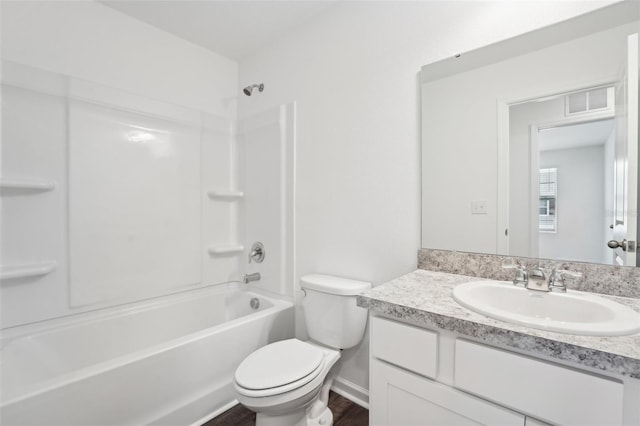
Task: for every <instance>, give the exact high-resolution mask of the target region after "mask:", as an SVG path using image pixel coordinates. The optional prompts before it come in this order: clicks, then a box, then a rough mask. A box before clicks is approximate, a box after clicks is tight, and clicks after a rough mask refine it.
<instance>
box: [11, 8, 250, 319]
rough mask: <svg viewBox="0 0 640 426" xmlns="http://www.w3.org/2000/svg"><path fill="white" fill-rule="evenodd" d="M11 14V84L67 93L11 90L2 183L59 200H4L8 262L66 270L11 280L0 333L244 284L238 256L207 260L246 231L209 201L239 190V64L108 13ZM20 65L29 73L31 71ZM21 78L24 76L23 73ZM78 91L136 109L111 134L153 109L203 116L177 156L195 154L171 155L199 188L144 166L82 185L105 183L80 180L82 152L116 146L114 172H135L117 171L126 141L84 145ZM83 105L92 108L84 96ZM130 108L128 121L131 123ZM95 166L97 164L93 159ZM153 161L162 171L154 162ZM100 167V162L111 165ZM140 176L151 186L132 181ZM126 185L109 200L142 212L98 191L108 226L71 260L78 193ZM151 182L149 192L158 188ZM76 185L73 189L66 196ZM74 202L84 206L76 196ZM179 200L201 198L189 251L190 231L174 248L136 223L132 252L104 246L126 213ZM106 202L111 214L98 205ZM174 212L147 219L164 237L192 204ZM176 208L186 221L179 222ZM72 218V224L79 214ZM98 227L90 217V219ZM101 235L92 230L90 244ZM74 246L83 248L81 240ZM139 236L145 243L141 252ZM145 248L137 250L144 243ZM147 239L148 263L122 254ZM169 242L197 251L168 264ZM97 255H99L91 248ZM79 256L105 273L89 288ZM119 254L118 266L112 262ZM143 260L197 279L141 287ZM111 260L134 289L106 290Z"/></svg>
mask: <svg viewBox="0 0 640 426" xmlns="http://www.w3.org/2000/svg"><path fill="white" fill-rule="evenodd" d="M1 7H2V44H1V55H2V60H3V82H6V81H8V80H10V81H11V84H16V83H15V82H16V81H18V80H22V81H24V82H28V81H49V82H59V83H60V84H57V86H56V87H62V88H64V90H62V91H61V93H60V96H49V95H42V94H39V93H36V92H30V91H25V90H23V89H19V88H15V87H9V86H4V85H3V89H2V90H3V96H4V98H3V120H4V121H3V128H2V139H3V140H2V143H3V146H2V175H3V178H11V177H32V178H47V179H52V180H54V181H55V182H56V184H57V185H56V188H55V189H54V190H53V191H51V192H48V193H44V194H36V195H28V196H23V195H18V196H7V197H5V196H4V195H6V194H3V200H2V201H3V203H2V210H3V215H2V221H3V223H2V230H3V239H2V263H3V265H5V266H6V265H16V264H24V263H31V262H37V261H43V260H47V261H49V260H53V261H56V262H57V268H56V270H55V271H54V272H52V273H51V274H48V275H46V276H44V277H37V278H23V279H19V280H7V281H4V280H3V283H2V289H1V291H2V297H1V301H2V309H1V311H2V320H1V322H2V327H9V326H14V325H18V324H23V323H29V322H33V321H40V320H44V319H49V318H54V317H58V316H63V315H68V314H71V313H76V312H81V311H85V310H90V309H96V308H99V307H103V306H109V305H113V304H118V303H124V302H130V301H132V300H139V299H141V298H147V297H153V296H158V295H162V294H166V293H170V292H175V291H180V290H184V289H187V288H193V287H196V286H202V285H208V284H215V283H220V282H226V281H229V280H231V279H236V280H237V279H238V278H239V277H238V263H237V259H233V258H213V257H211V256H208V254H207V253H206V247H207V245H209V244H214V243H217V244H229V243H235V242H236V241H235V240H236V236H235V235H234V234H233V232H234V231H235V228H234V221H236V220H237V219H234V217H235V216H234V214H235V213H234V212H235V210H234V207H233V206H232V205H230V204H229V203H227V202H218V201H215V200H210V199H208V197H207V196H206V191H205V190H209V189H217V190H227V189H230V186H232V185H233V181H234V176H233V174H234V173H235V169H234V167H233V155H234V152H233V149H232V148H233V147H232V145H233V139H232V129H233V125H232V124H233V122H234V121H235V117H236V103H235V100H236V96H237V93H236V88H237V86H238V81H237V71H238V66H237V64H236V63H235V62H233V61H231V60H228V59H226V58H223V57H221V56H219V55H216V54H214V53H211V52H209V51H207V50H205V49H203V48H200V47H197V46H194V45H193V44H191V43H188V42H186V41H184V40H181V39H179V38H177V37H174V36H172V35H169V34H168V33H165V32H163V31H160V30H158V29H156V28H153V27H151V26H149V25H146V24H143V23H141V22H139V21H136V20H134V19H131V18H129V17H127V16H125V15H122V14H121V13H119V12H116V11H114V10H113V9H110V8H108V7H105V6H103V5H101V4H99V3H94V2H2V4H1ZM12 64H13V65H12ZM15 64H22V65H27V66H28V68H25V67H23V68H21V66H16V65H15ZM30 67H33V68H30ZM22 69H24V70H27V71H24V72H23V71H21V70H22ZM16 70H18V71H16ZM42 70H46V71H42ZM31 77H33V78H31ZM87 82H90V83H87ZM19 85H20V84H19ZM79 87H84V88H85V89H87V93H89V95H87V96H89V98H92V99H97V98H100V97H101V96H103V95H104V96H107V97H108V98H110V99H111V100H113V99H119V100H127V101H126V102H124V103H122V102H120V103H118V102H116V103H115V104H117V105H119V107H120V109H117V108H116V109H113V111H112V112H114V113H115V111H116V110H118V111H120V112H119V114H121V115H120V117H121V118H120V119H118V120H113V121H112V122H111V124H114V123H119V124H118V125H120V124H121V125H130V124H133V125H135V124H138V125H142V124H141V123H142V121H144V120H142V119H141V120H139V122H136V116H135V114H133V113H131V112H133V111H139V112H143V113H145V114H147V113H151V112H150V110H149V109H148V108H147V106H149V105H154V106H155V107H160V108H161V109H162V110H164V111H165V112H166V111H169V110H175V111H186V113H187V115H188V116H191V115H192V116H194V117H195V119H194V121H189V122H190V123H197V124H195V126H194V127H193V128H192V129H191V130H190V131H192V130H193V132H194V133H195V135H194V136H193V137H192V138H191V140H192V141H193V142H192V143H191V145H192V149H191V154H190V155H189V156H188V158H187V157H185V156H181V154H183V153H184V152H182V151H183V149H182V148H184V147H186V145H180V143H181V142H182V141H184V140H183V139H181V138H182V136H178V135H177V134H173V139H172V140H173V142H171V143H174V142H175V143H176V144H178V145H180V147H179V148H178V146H175V148H178V149H177V151H176V150H174V151H176V152H177V153H176V152H174V154H175V155H174V157H173V160H172V161H175V162H176V163H177V164H181V167H182V169H180V170H182V171H180V172H179V173H181V176H182V172H183V171H187V173H186V175H185V176H190V177H191V178H190V182H191V183H189V184H188V185H186V186H185V185H182V186H180V184H179V183H178V182H179V179H175V180H174V179H171V181H170V182H167V181H166V179H165V180H164V181H161V179H157V176H156V178H154V179H147V180H145V179H144V177H147V178H148V177H149V176H150V175H151V174H153V173H151V174H150V173H148V170H147V172H145V171H144V170H143V168H142V167H138V168H136V167H129V168H128V169H126V170H125V169H122V170H118V168H117V167H115V168H113V167H111V168H107V169H113V170H112V172H113V178H112V179H109V178H107V179H105V180H100V181H98V182H93V184H91V185H90V184H89V179H85V178H86V177H87V176H88V175H90V174H91V173H86V172H91V171H96V172H97V171H98V169H99V168H98V167H94V166H95V165H94V166H92V167H91V170H89V171H87V170H85V172H80V173H75V172H78V171H79V170H80V171H81V170H82V169H81V167H78V166H82V165H87V164H89V161H87V162H84V161H83V160H82V158H83V157H82V155H85V154H87V153H86V152H85V153H84V154H83V153H82V152H81V151H82V149H84V148H89V147H93V148H96V147H106V146H110V147H112V148H113V149H114V150H115V151H117V152H114V154H115V157H113V158H115V163H116V164H118V165H119V166H121V167H124V164H126V162H125V161H120V160H119V159H118V158H119V156H120V159H122V160H124V159H125V158H129V156H128V154H127V153H126V152H125V150H123V149H119V148H117V146H118V145H117V144H118V141H117V140H111V141H110V142H112V143H110V144H109V143H104V142H105V141H100V140H98V139H97V138H98V137H99V136H100V135H99V134H97V133H96V134H95V135H94V134H93V132H92V129H86V130H87V131H85V132H84V133H83V134H82V135H80V134H79V133H77V130H78V127H77V126H78V125H80V126H82V125H83V123H85V122H86V120H76V118H77V113H78V111H84V109H86V108H85V106H81V107H80V109H78V105H80V104H79V103H78V102H75V101H72V102H71V103H70V104H67V98H66V96H75V90H76V89H78V88H79ZM83 97H84V98H86V96H84V95H83ZM156 100H159V101H160V102H158V101H156ZM68 105H70V106H68ZM82 105H85V104H82ZM87 105H88V104H87ZM123 106H124V109H122V107H123ZM155 107H154V108H155ZM185 107H186V108H185ZM167 108H168V109H167ZM122 111H128V112H126V113H124V114H125V115H122ZM202 112H206V113H208V114H203V113H202ZM130 113H131V114H130ZM74 114H75V115H74ZM127 114H129V115H127ZM180 114H181V113H178V116H180ZM170 115H171V114H170ZM101 117H102V116H101ZM104 117H106V115H104ZM104 117H103V118H104ZM122 117H126V118H122ZM154 117H155V115H154ZM146 119H149V117H147V118H146ZM111 124H110V126H111V127H110V128H109V129H110V130H114V129H115V127H113V126H112V125H111ZM165 124H168V122H167V123H165ZM162 125H164V124H162ZM158 128H161V127H158ZM103 133H104V132H103ZM115 133H118V132H115ZM118 134H119V133H118ZM94 136H95V138H96V139H95V140H93V142H94V144H93V145H92V144H91V143H89V142H90V141H89V140H88V139H87V138H92V137H94ZM120 142H122V141H120ZM78 143H79V144H80V145H78ZM129 145H131V144H129ZM120 146H123V145H120ZM78 148H82V149H80V150H79V149H78ZM93 148H92V149H93ZM134 149H135V148H134ZM139 150H140V151H142V150H141V149H139ZM96 152H100V149H98V150H95V149H93V151H92V152H90V153H89V154H92V155H94V154H95V153H96ZM79 153H80V156H78V154H79ZM103 154H104V152H103ZM136 155H138V154H136ZM105 158H106V157H105ZM92 160H96V158H95V157H92ZM129 160H131V158H129ZM138 160H139V158H138ZM138 160H135V161H138ZM147 160H148V161H151V162H153V161H157V160H156V159H155V158H154V157H153V156H152V157H151V158H147ZM97 161H98V162H100V161H101V159H98V160H97ZM165 163H166V162H165ZM105 164H106V163H105ZM147 164H149V163H147ZM153 164H155V163H153ZM140 165H141V166H142V164H140ZM171 167H173V166H171ZM152 169H153V170H154V173H158V171H159V170H160V168H159V167H155V165H154V166H152ZM70 170H71V171H70ZM175 170H176V171H177V170H178V168H176V169H175ZM103 171H105V170H103ZM108 171H109V170H106V171H105V173H106V172H108ZM127 173H129V174H131V176H129V178H126V176H127ZM172 173H173V172H172ZM172 173H168V174H164V176H165V177H166V176H169V175H172ZM172 176H174V177H175V175H172ZM138 177H140V178H142V179H139V180H136V178H138ZM182 177H184V176H182ZM116 182H121V184H122V187H121V188H126V189H128V190H129V192H128V193H126V194H123V193H122V191H118V190H116V191H115V192H111V193H112V194H114V193H117V194H121V195H123V196H126V197H132V198H131V200H132V201H133V202H128V203H124V205H122V206H119V205H117V204H114V203H112V202H107V201H106V199H105V198H104V197H102V196H101V195H102V194H108V192H104V191H103V192H102V193H100V194H98V197H97V198H95V199H94V200H96V201H97V203H96V204H95V205H94V207H96V208H97V210H98V211H102V212H104V213H107V214H106V215H104V216H102V217H103V219H105V218H106V219H107V221H106V222H104V221H101V222H100V223H103V224H104V225H105V226H98V227H95V226H93V225H90V226H89V227H88V228H87V230H88V231H89V233H86V234H85V235H84V236H85V237H88V238H87V239H86V241H85V243H83V244H82V245H81V246H79V248H78V246H76V248H75V249H74V245H73V244H72V243H73V241H74V240H73V238H70V234H73V231H74V230H75V231H78V229H80V228H81V227H80V228H79V227H78V225H79V223H80V222H78V221H77V219H78V215H77V213H79V211H78V210H77V209H76V210H74V205H76V204H77V202H78V201H83V202H85V201H87V199H88V197H83V196H77V195H78V189H80V188H83V189H86V190H88V191H89V192H90V193H94V194H95V192H91V191H95V188H96V187H98V186H100V185H104V187H105V188H106V187H111V188H112V189H113V185H112V184H115V183H116ZM134 183H137V184H138V185H134ZM145 184H146V185H147V189H145V190H142V189H141V188H142V186H141V185H145ZM149 185H150V186H151V189H152V191H151V192H152V193H150V191H148V190H149V189H150V188H149ZM70 187H71V189H72V191H69V188H70ZM170 188H172V189H170ZM74 191H75V195H76V196H77V197H75V198H73V194H74ZM136 191H138V192H136ZM171 191H177V193H178V194H182V195H186V194H187V193H189V194H191V195H190V200H191V202H190V204H189V206H190V208H189V212H190V216H189V218H190V219H191V220H189V221H188V222H189V223H190V225H189V226H190V227H191V228H192V230H191V231H190V234H191V238H190V239H189V241H190V242H189V243H188V244H189V250H179V249H177V247H178V244H179V243H178V240H180V239H182V237H183V236H185V235H183V234H184V233H182V232H181V231H179V229H180V226H177V227H174V228H173V229H174V231H176V232H178V235H180V237H179V238H177V239H176V238H172V237H171V236H170V234H171V232H168V233H167V232H164V233H162V232H158V231H157V229H156V231H149V229H146V230H145V227H143V226H137V225H136V226H134V227H133V229H132V232H131V233H130V235H129V240H128V241H129V242H130V244H129V245H127V246H126V247H123V246H121V245H120V246H118V245H116V246H115V247H114V246H112V245H107V244H102V243H101V242H103V241H105V239H104V238H103V237H107V239H108V238H111V237H113V236H116V235H122V234H121V233H119V232H115V231H114V232H110V230H111V231H113V228H109V227H108V226H111V225H124V226H126V224H127V223H132V220H133V218H132V215H127V214H126V212H127V211H129V210H127V208H129V209H130V208H131V206H133V205H138V206H139V207H141V206H143V205H146V207H145V208H146V209H149V210H148V211H147V213H149V212H152V211H153V209H154V208H161V206H160V204H161V203H157V202H154V200H159V199H162V197H163V196H164V197H166V199H165V200H166V202H169V203H170V204H172V203H171V202H170V201H169V199H174V200H175V199H176V197H172V196H171V195H170V193H171ZM180 191H182V192H180ZM141 194H142V195H141ZM154 194H155V195H154ZM174 194H175V193H174ZM145 197H146V198H145ZM154 197H158V198H155V199H154ZM111 201H113V199H112V200H111ZM100 202H103V203H105V204H104V205H100ZM74 203H75V204H74ZM136 203H137V204H136ZM122 207H124V208H122ZM166 207H167V206H165V208H162V213H160V212H158V213H160V214H159V215H154V214H153V213H149V214H151V215H153V216H154V217H155V220H161V221H162V224H160V229H162V226H171V225H169V223H171V220H172V219H169V220H167V221H164V219H161V218H162V217H163V215H164V218H165V219H167V218H168V216H171V217H173V219H176V218H177V217H178V216H180V215H182V214H183V213H185V212H187V207H186V204H184V203H181V204H180V205H176V204H175V202H174V203H173V204H172V207H171V208H166ZM176 207H177V209H176ZM172 209H173V210H172ZM70 210H71V211H70ZM82 211H85V212H86V211H87V210H86V209H83V210H82ZM171 211H173V212H174V213H176V214H175V215H174V214H173V213H170V212H171ZM73 213H76V215H75V216H73V215H72V214H73ZM138 213H142V211H139V212H138ZM118 214H120V215H122V214H124V216H125V217H123V218H122V221H121V222H118V223H115V224H114V223H113V220H111V218H114V217H119V216H117V215H118ZM167 215H168V216H167ZM69 217H71V219H69ZM74 217H75V219H74ZM96 217H97V216H96V215H92V218H94V219H95V218H96ZM140 217H142V223H146V224H149V223H151V222H153V221H146V220H144V218H145V217H146V216H145V214H144V213H143V214H142V215H141V216H140ZM181 217H184V216H181ZM201 218H202V220H200V219H201ZM85 219H86V218H85ZM88 223H91V222H88ZM139 224H140V223H138V225H139ZM183 225H184V224H183ZM94 229H95V231H96V232H95V234H94V235H91V232H92V231H93V230H94ZM101 232H102V233H101ZM144 232H150V233H151V234H152V235H151V237H149V236H145V235H144ZM75 235H76V237H77V236H78V235H79V234H78V233H76V234H75ZM174 235H175V234H174ZM140 237H142V239H143V240H144V241H140ZM136 238H138V241H137V242H135V243H134V241H135V240H136ZM154 238H155V239H156V240H155V241H156V243H158V242H159V243H160V244H155V243H153V244H152V247H153V248H155V249H156V251H155V252H154V250H153V249H152V250H149V249H148V248H149V247H148V245H149V244H150V242H151V241H154ZM141 242H142V243H146V244H147V249H145V251H144V253H140V254H142V256H141V257H140V256H131V255H126V253H130V252H128V251H127V250H128V249H129V250H130V249H131V248H132V247H134V246H136V245H139V244H140V243H141ZM172 243H173V244H174V245H175V248H176V249H177V250H178V252H179V253H183V254H186V253H187V252H189V253H191V254H190V255H189V257H190V258H191V259H190V260H189V261H188V262H182V261H181V260H180V258H179V257H180V256H177V257H176V256H169V258H166V256H165V258H164V260H163V254H162V253H164V251H163V249H165V248H167V247H168V246H171V245H172ZM95 244H97V245H98V247H93V246H92V245H95ZM201 245H202V246H201ZM101 250H102V251H101ZM165 254H166V253H165ZM82 255H87V256H89V257H88V259H91V260H93V261H95V263H93V264H92V265H93V266H91V270H89V271H86V272H87V273H85V274H83V275H82V276H81V277H80V278H78V275H77V274H76V275H75V278H74V274H73V271H74V270H75V271H76V272H77V271H78V266H83V267H84V266H86V267H88V266H89V265H90V264H91V263H90V262H83V261H81V260H79V259H80V258H82ZM118 256H120V260H119V261H116V260H115V259H116V258H118ZM70 257H71V259H70ZM123 257H124V258H125V259H124V260H123V259H122V258H123ZM143 258H144V259H146V260H145V261H146V264H147V267H145V268H144V269H145V271H142V273H143V275H144V274H147V278H149V277H148V273H150V272H153V267H154V266H156V265H158V264H164V265H168V264H173V265H174V266H176V267H177V268H182V267H183V266H185V265H186V264H189V265H190V266H189V268H190V271H191V272H190V273H189V274H188V275H189V277H188V278H186V275H183V278H184V280H183V281H180V280H178V279H172V278H168V277H169V276H170V274H167V273H166V272H167V270H166V268H164V275H165V277H164V278H168V282H165V283H164V284H163V283H160V282H159V281H158V280H157V279H145V278H144V277H142V276H141V275H139V274H137V273H133V272H131V273H128V272H127V271H132V269H131V268H130V267H132V266H133V267H134V269H135V268H137V267H138V266H140V265H142V264H144V262H141V261H140V262H137V261H135V260H134V261H131V260H132V259H137V260H142V259H143ZM85 259H87V258H85ZM74 261H75V262H76V263H75V268H73V266H74V263H73V262H74ZM171 262H173V263H171ZM114 263H116V264H117V266H116V267H111V268H110V269H109V273H115V274H119V276H120V277H123V276H126V278H128V279H130V281H127V280H120V279H118V280H117V284H118V285H119V287H118V286H115V285H113V286H112V285H109V283H102V284H100V279H99V278H105V276H106V275H108V274H99V270H100V268H103V267H107V268H109V267H110V266H109V265H111V266H113V264H114ZM136 265H137V266H136ZM149 265H152V266H151V267H149ZM161 270H163V268H162V267H158V268H157V271H156V272H157V273H160V274H162V271H161ZM92 274H94V275H92ZM98 274H99V275H100V277H98ZM91 276H96V279H95V282H87V281H88V280H91V278H87V277H91ZM156 278H157V277H156ZM145 280H146V284H145ZM160 281H161V280H160ZM111 282H113V280H111ZM127 282H128V284H126V283H127ZM125 284H126V285H125ZM87 289H90V291H85V293H84V296H82V297H80V298H79V295H81V294H82V291H84V290H87ZM116 290H117V291H116ZM109 293H110V294H109Z"/></svg>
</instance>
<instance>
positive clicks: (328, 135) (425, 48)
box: [238, 1, 610, 388]
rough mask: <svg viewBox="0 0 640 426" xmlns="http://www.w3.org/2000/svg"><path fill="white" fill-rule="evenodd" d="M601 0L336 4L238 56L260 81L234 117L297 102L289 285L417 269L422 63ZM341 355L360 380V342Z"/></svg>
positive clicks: (385, 276)
mask: <svg viewBox="0 0 640 426" xmlns="http://www.w3.org/2000/svg"><path fill="white" fill-rule="evenodd" d="M606 3H610V2H543V3H540V2H444V1H443V2H435V1H434V2H399V1H393V2H344V3H338V4H336V5H335V6H334V7H332V8H331V9H329V10H328V11H327V12H326V13H324V14H323V15H321V16H319V17H318V18H317V19H315V20H314V21H312V22H309V23H306V24H305V26H304V28H300V29H298V30H297V31H295V32H294V33H292V34H289V36H288V37H285V38H283V39H281V40H279V41H278V42H276V43H274V44H273V45H271V46H270V47H268V48H266V49H263V50H262V51H261V52H259V53H258V54H256V55H253V56H252V57H250V58H248V59H247V60H245V61H243V62H241V64H240V86H241V87H244V86H245V85H248V84H252V83H256V82H262V83H264V84H265V91H264V92H263V93H261V94H256V95H255V96H251V97H250V98H247V97H240V101H239V109H238V111H239V115H240V116H241V117H244V116H248V115H251V114H254V113H256V112H259V111H262V110H266V109H268V108H270V107H272V106H275V105H278V104H281V103H284V102H288V101H291V100H295V101H296V103H297V117H298V118H297V123H296V127H297V157H296V170H297V171H296V178H297V190H296V198H297V202H296V220H297V227H296V234H297V237H296V246H297V250H296V256H297V261H296V265H295V267H296V269H297V274H296V282H295V285H296V286H297V283H298V278H299V277H300V276H301V275H304V274H308V273H314V272H317V273H328V274H335V275H342V276H346V277H350V278H355V279H361V280H368V281H371V282H373V283H374V284H376V285H377V284H381V283H383V282H386V281H388V280H390V279H392V278H394V277H397V276H399V275H402V274H404V273H406V272H409V271H411V270H413V269H415V268H416V263H417V262H416V257H417V250H418V248H419V247H420V192H421V191H420V189H421V188H420V119H419V116H420V115H419V111H420V96H419V93H420V86H419V78H418V77H419V72H420V68H421V67H422V65H424V64H426V63H430V62H433V61H436V60H439V59H442V58H445V57H450V56H452V55H453V54H454V53H457V52H461V51H467V50H471V49H474V48H477V47H480V46H482V45H486V44H488V43H492V42H495V41H498V40H501V39H504V38H508V37H510V36H514V35H516V34H520V33H523V32H526V31H529V30H532V29H534V28H538V27H541V26H544V25H547V24H550V23H553V22H557V21H560V20H563V19H567V18H569V17H572V16H574V15H577V14H580V13H584V12H587V11H589V10H592V9H595V8H598V7H601V6H602V5H603V4H606ZM451 124H452V125H454V123H451ZM455 125H456V126H457V127H462V126H460V124H459V123H458V124H455ZM442 142H443V143H446V142H447V138H443V139H442ZM492 153H495V149H491V148H489V149H487V155H491V154H492ZM491 167H493V168H495V163H490V164H489V169H491ZM460 172H461V171H460V170H458V169H456V170H452V169H448V170H447V175H449V176H453V175H455V174H457V173H460ZM492 177H494V172H493V171H489V172H487V175H486V176H484V175H483V176H481V177H480V178H479V181H480V186H482V187H487V186H491V187H493V186H494V185H495V184H494V183H493V182H494V181H495V180H492ZM441 178H442V176H440V177H439V179H441ZM298 314H299V312H298ZM297 321H298V324H297V330H298V335H299V336H301V337H304V335H305V332H304V324H303V322H302V321H301V316H300V315H297ZM342 358H343V359H342V366H341V367H339V369H340V370H339V374H340V376H341V378H342V379H345V380H348V381H350V382H352V383H354V384H356V385H357V386H360V387H362V388H368V343H367V342H366V341H365V342H364V343H363V344H362V345H360V346H359V347H357V348H354V349H352V350H349V351H346V352H345V353H344V354H343V357H342Z"/></svg>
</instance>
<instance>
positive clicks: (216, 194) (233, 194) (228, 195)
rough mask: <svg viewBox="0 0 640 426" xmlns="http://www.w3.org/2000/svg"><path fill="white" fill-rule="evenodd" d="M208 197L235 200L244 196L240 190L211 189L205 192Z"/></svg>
mask: <svg viewBox="0 0 640 426" xmlns="http://www.w3.org/2000/svg"><path fill="white" fill-rule="evenodd" d="M207 195H209V198H211V199H213V200H225V201H236V200H241V199H242V198H244V192H242V191H217V190H211V191H208V192H207Z"/></svg>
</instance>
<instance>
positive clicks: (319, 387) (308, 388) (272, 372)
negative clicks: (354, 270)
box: [234, 275, 371, 426]
mask: <svg viewBox="0 0 640 426" xmlns="http://www.w3.org/2000/svg"><path fill="white" fill-rule="evenodd" d="M300 286H301V287H302V290H303V291H304V293H305V296H304V298H303V300H302V309H303V311H304V318H305V320H306V323H307V331H308V334H309V337H310V340H308V341H302V340H298V339H288V340H282V341H279V342H275V343H271V344H269V345H266V346H263V347H262V348H260V349H258V350H256V351H254V352H253V353H251V354H250V355H249V356H247V357H246V358H245V359H244V361H242V363H241V364H240V365H239V366H238V368H237V370H236V372H235V377H234V387H235V389H236V394H237V398H238V401H239V402H240V403H241V404H242V405H244V406H245V407H247V408H248V409H250V410H252V411H255V412H256V426H315V425H323V426H330V425H332V424H333V414H332V413H331V410H330V409H329V408H328V407H327V402H328V399H329V388H330V387H331V384H332V382H333V375H332V374H331V372H330V370H331V367H333V365H334V364H335V363H336V361H338V359H339V358H340V351H341V350H343V349H348V348H351V347H353V346H356V345H357V344H358V343H360V341H362V337H363V335H364V330H365V327H366V324H367V310H366V309H363V308H359V307H358V306H356V296H357V295H358V294H360V293H361V292H363V291H364V290H367V289H369V288H371V284H370V283H367V282H363V281H356V280H351V279H348V278H340V277H334V276H330V275H305V276H303V277H302V278H301V279H300Z"/></svg>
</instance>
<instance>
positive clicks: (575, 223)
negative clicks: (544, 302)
mask: <svg viewBox="0 0 640 426" xmlns="http://www.w3.org/2000/svg"><path fill="white" fill-rule="evenodd" d="M548 167H555V168H557V169H558V198H557V202H556V206H557V207H556V213H557V217H558V223H557V232H555V233H544V232H541V233H540V239H539V256H540V257H541V258H544V259H567V260H573V261H579V262H594V263H603V262H605V259H604V258H603V254H602V247H604V246H606V244H605V228H604V227H603V226H602V225H603V223H604V217H605V215H604V211H605V204H604V183H605V177H604V145H597V146H590V147H584V148H573V149H558V150H549V151H541V152H540V168H548Z"/></svg>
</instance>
